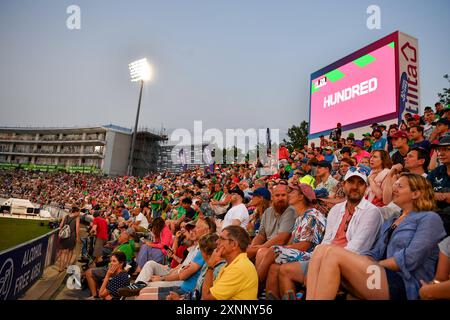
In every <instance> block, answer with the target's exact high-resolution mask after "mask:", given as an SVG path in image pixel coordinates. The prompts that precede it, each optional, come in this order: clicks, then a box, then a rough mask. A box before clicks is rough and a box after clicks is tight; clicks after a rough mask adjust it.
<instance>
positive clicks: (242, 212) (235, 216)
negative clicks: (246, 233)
mask: <svg viewBox="0 0 450 320" xmlns="http://www.w3.org/2000/svg"><path fill="white" fill-rule="evenodd" d="M230 193H231V194H232V197H231V205H232V207H231V209H230V210H228V212H227V214H226V215H225V217H224V219H223V223H222V229H224V228H226V227H228V226H230V225H235V226H241V227H242V228H244V229H245V230H246V228H247V224H248V222H249V220H250V218H249V215H248V210H247V207H246V206H245V205H244V192H243V191H242V190H241V189H237V188H236V189H233V190H231V191H230Z"/></svg>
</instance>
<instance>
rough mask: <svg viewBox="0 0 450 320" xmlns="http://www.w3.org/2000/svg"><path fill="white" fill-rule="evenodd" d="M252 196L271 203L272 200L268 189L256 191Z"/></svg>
mask: <svg viewBox="0 0 450 320" xmlns="http://www.w3.org/2000/svg"><path fill="white" fill-rule="evenodd" d="M250 195H251V196H260V197H263V198H264V199H266V200H269V201H270V199H271V195H270V191H269V189H267V188H258V189H256V190H255V191H253V192H251V193H250Z"/></svg>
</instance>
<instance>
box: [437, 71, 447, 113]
mask: <svg viewBox="0 0 450 320" xmlns="http://www.w3.org/2000/svg"><path fill="white" fill-rule="evenodd" d="M444 79H447V81H448V82H450V80H449V78H448V74H445V75H444ZM442 90H444V91H443V92H442V93H438V97H439V102H441V103H442V104H443V105H444V106H446V105H448V104H450V88H443V89H442Z"/></svg>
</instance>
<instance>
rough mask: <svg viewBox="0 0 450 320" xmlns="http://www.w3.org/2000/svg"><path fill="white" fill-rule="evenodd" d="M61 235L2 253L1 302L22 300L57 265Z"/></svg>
mask: <svg viewBox="0 0 450 320" xmlns="http://www.w3.org/2000/svg"><path fill="white" fill-rule="evenodd" d="M58 231H59V229H55V230H53V231H51V232H49V233H47V234H45V235H43V236H40V237H39V238H36V239H34V240H30V241H28V242H25V243H22V244H20V245H18V246H15V247H13V248H11V249H7V250H5V251H2V252H0V300H16V299H17V298H19V297H20V296H21V295H23V294H24V293H25V292H26V291H27V290H28V289H29V288H30V287H31V286H32V285H33V284H34V283H35V282H36V281H37V280H39V279H40V277H41V276H42V274H43V272H44V269H45V268H46V267H47V266H49V265H52V264H54V263H55V260H56V255H57V249H58V248H57V247H58V245H57V244H58Z"/></svg>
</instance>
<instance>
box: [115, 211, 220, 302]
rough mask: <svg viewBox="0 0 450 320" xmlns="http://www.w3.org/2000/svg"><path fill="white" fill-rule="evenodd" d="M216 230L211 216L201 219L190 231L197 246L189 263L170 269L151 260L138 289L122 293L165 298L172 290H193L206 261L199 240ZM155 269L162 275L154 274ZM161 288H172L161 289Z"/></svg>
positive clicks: (138, 284) (148, 297)
mask: <svg viewBox="0 0 450 320" xmlns="http://www.w3.org/2000/svg"><path fill="white" fill-rule="evenodd" d="M215 232H216V229H215V224H214V221H212V220H211V219H210V218H204V219H199V220H198V221H197V223H196V225H195V229H193V230H192V231H191V233H190V236H191V239H192V240H193V241H195V243H196V246H195V248H194V249H192V251H193V254H192V255H191V256H190V260H191V261H190V262H189V263H188V264H181V265H180V267H177V268H176V269H173V270H171V271H168V270H167V269H166V268H164V267H162V266H161V265H159V264H157V263H155V262H150V261H149V262H147V263H146V264H145V266H144V268H143V269H142V271H141V273H140V274H139V277H138V279H139V280H138V279H136V286H137V289H135V290H133V288H128V289H131V290H127V289H123V290H122V291H121V292H120V293H121V294H122V295H133V294H136V293H138V292H139V295H140V297H139V298H138V299H139V300H160V299H163V300H165V298H166V296H167V295H168V294H169V292H170V291H176V290H178V289H181V290H183V291H184V292H188V291H192V290H193V289H194V287H195V284H196V282H197V279H198V277H199V276H200V269H201V268H202V266H203V264H204V263H205V261H204V260H203V257H202V255H201V252H200V250H199V247H198V240H199V239H200V238H201V237H202V236H204V235H206V234H210V233H215ZM188 256H189V255H188ZM147 264H148V267H147ZM164 270H166V271H164ZM155 271H157V273H159V274H160V275H156V274H154V272H155ZM143 273H144V274H143ZM141 274H142V276H141ZM145 285H147V288H145ZM160 288H170V289H161V290H160ZM140 289H142V290H140Z"/></svg>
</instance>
